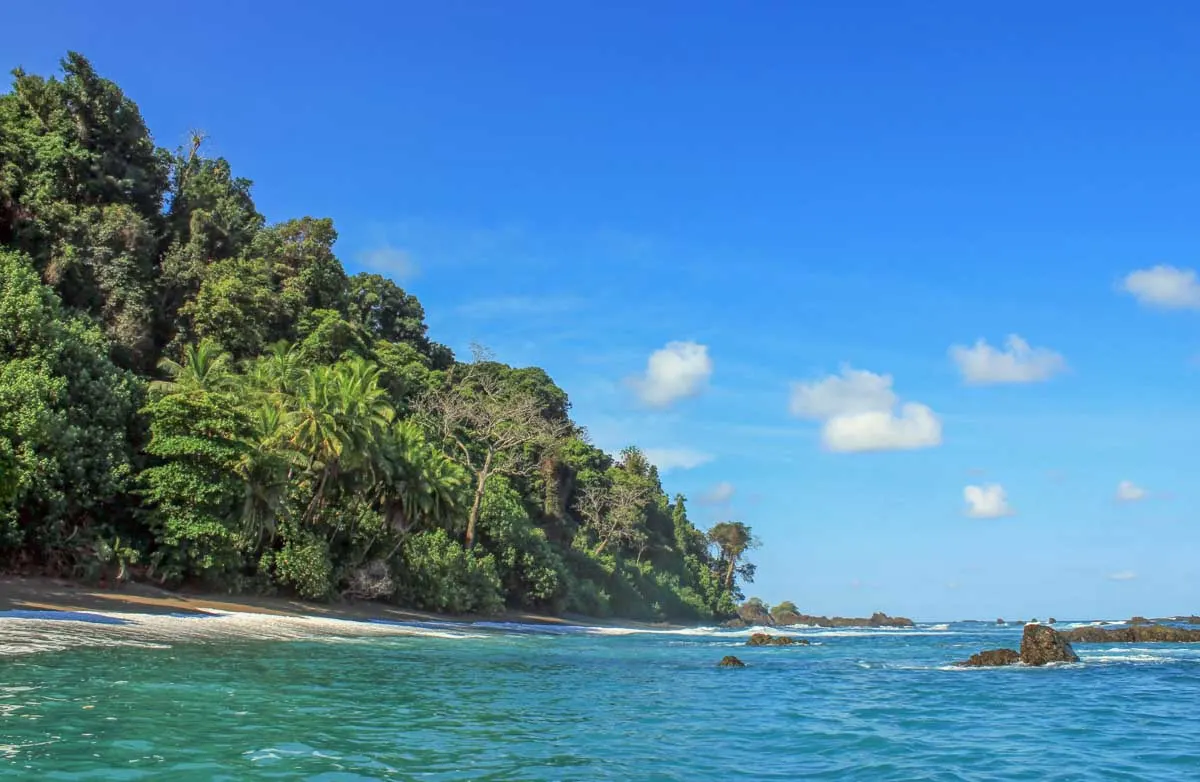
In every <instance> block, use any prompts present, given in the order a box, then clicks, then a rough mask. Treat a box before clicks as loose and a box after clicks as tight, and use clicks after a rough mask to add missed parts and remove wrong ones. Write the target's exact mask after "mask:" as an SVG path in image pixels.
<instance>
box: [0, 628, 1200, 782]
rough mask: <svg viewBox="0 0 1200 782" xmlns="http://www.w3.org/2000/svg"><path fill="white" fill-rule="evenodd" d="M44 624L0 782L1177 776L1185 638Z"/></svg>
mask: <svg viewBox="0 0 1200 782" xmlns="http://www.w3.org/2000/svg"><path fill="white" fill-rule="evenodd" d="M50 617H51V615H48V614H43V613H40V612H24V613H21V614H15V613H13V612H9V613H8V614H7V615H0V777H4V778H19V779H36V780H140V779H148V780H149V779H169V780H246V779H311V780H329V781H330V782H332V781H333V780H688V781H694V780H796V779H805V780H872V781H876V780H879V781H882V780H946V781H947V782H950V781H951V780H955V781H957V780H1064V781H1065V780H1104V781H1105V782H1112V781H1113V780H1155V781H1156V782H1161V781H1163V780H1197V779H1200V714H1198V713H1197V712H1198V708H1197V696H1198V695H1200V644H1197V645H1191V646H1189V645H1183V644H1180V645H1167V644H1164V645H1155V644H1141V645H1136V644H1135V645H1126V644H1098V645H1095V644H1080V645H1076V647H1075V648H1076V651H1077V652H1078V653H1079V655H1080V657H1081V662H1080V663H1078V664H1072V665H1063V666H1051V667H1047V668H1025V667H1021V666H1017V667H1012V668H1002V669H956V668H953V667H952V666H951V665H950V664H951V663H952V662H954V661H956V660H962V659H965V658H966V657H968V656H969V655H970V654H972V653H974V652H977V651H980V650H983V649H991V648H996V647H1001V646H1011V647H1013V648H1015V647H1016V646H1017V645H1019V643H1020V634H1021V627H1020V626H1019V625H1012V626H1008V627H997V626H995V625H989V624H985V623H982V622H981V623H972V622H951V623H946V624H922V625H918V626H917V627H916V628H913V629H900V630H891V629H837V630H823V629H815V628H789V629H788V630H787V632H788V634H791V635H795V636H798V637H803V638H807V639H809V640H810V641H811V645H810V646H791V647H771V648H749V647H746V646H745V645H744V644H745V640H746V637H747V636H748V635H749V634H750V632H752V631H751V630H723V629H717V628H696V629H688V630H673V631H643V630H622V629H616V628H600V627H583V626H579V627H559V626H551V627H546V626H533V625H520V624H505V623H479V624H469V625H468V624H453V623H445V624H443V623H425V624H417V625H408V626H403V625H396V624H380V623H363V622H343V621H338V620H311V622H308V623H306V622H305V620H291V619H287V618H278V617H264V616H260V615H240V616H233V615H221V616H213V617H185V616H168V617H162V616H159V617H146V616H135V615H121V614H110V615H107V616H105V617H99V618H98V617H97V616H96V615H76V616H75V617H74V619H68V620H64V619H61V618H50ZM1070 626H1072V624H1071V623H1065V622H1064V623H1060V625H1059V627H1070ZM772 632H779V631H772ZM246 636H252V637H249V638H247V637H246ZM728 654H733V655H737V656H738V657H740V658H741V659H742V661H744V662H745V663H746V666H747V667H745V668H742V669H720V668H717V667H716V664H717V662H718V661H719V660H720V659H721V658H722V657H723V656H724V655H728Z"/></svg>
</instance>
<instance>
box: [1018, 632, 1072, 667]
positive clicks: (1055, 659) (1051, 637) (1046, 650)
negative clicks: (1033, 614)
mask: <svg viewBox="0 0 1200 782" xmlns="http://www.w3.org/2000/svg"><path fill="white" fill-rule="evenodd" d="M1021 662H1023V663H1025V664H1026V665H1046V664H1047V663H1077V662H1079V655H1077V654H1075V650H1074V649H1072V648H1071V644H1070V643H1068V642H1067V640H1066V639H1065V638H1064V637H1063V636H1062V635H1061V634H1060V633H1058V632H1056V631H1055V630H1054V628H1052V627H1047V626H1046V625H1026V626H1025V633H1024V635H1022V636H1021Z"/></svg>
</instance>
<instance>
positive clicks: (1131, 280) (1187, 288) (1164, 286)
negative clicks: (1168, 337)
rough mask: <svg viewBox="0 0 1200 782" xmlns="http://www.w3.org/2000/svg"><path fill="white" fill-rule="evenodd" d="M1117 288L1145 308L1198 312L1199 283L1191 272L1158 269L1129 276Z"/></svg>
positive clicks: (1199, 307)
mask: <svg viewBox="0 0 1200 782" xmlns="http://www.w3.org/2000/svg"><path fill="white" fill-rule="evenodd" d="M1121 288H1122V289H1123V290H1124V291H1125V292H1126V293H1128V294H1130V295H1132V296H1133V297H1134V298H1135V299H1137V300H1138V302H1139V303H1140V304H1144V305H1146V306H1147V307H1158V308H1160V309H1175V310H1179V309H1200V279H1197V277H1196V272H1195V271H1194V270H1192V269H1180V268H1178V267H1175V266H1166V265H1161V264H1160V265H1159V266H1153V267H1151V268H1149V269H1138V270H1137V271H1135V272H1131V273H1130V274H1129V275H1128V276H1126V277H1125V279H1124V280H1122V281H1121Z"/></svg>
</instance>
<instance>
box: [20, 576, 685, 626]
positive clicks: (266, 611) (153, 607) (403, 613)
mask: <svg viewBox="0 0 1200 782" xmlns="http://www.w3.org/2000/svg"><path fill="white" fill-rule="evenodd" d="M9 611H72V612H96V613H114V612H115V613H123V614H144V615H149V616H153V615H173V616H179V615H186V614H196V615H200V614H210V613H212V612H221V613H232V614H257V615H269V616H280V617H293V618H306V619H341V620H347V621H356V622H370V621H375V622H380V621H382V622H396V623H405V622H411V623H429V622H444V623H448V624H470V623H473V622H514V623H521V624H536V625H560V626H565V625H588V626H593V627H614V628H635V629H636V628H653V629H681V628H684V627H689V626H692V625H687V624H678V623H673V622H644V621H636V620H631V619H613V618H609V619H601V618H597V617H590V616H582V615H574V614H562V615H558V616H553V615H550V614H540V613H536V612H531V611H514V610H508V611H505V612H503V613H500V614H490V615H481V614H440V613H435V612H431V611H421V610H417V609H412V608H401V607H399V606H392V605H388V604H386V603H377V602H370V601H337V602H330V603H314V602H310V601H306V600H299V599H296V598H288V597H270V596H261V595H227V594H218V593H212V592H190V591H171V590H167V589H162V588H160V587H155V586H152V585H149V584H141V583H126V584H122V585H121V586H120V587H118V588H115V589H111V588H104V587H98V586H96V585H94V584H84V583H80V582H75V581H71V580H68V579H61V578H50V577H45V576H19V575H6V576H0V612H9Z"/></svg>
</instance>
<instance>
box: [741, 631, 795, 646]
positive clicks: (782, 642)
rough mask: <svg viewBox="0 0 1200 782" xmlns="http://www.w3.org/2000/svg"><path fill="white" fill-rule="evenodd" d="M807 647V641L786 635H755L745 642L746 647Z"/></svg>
mask: <svg viewBox="0 0 1200 782" xmlns="http://www.w3.org/2000/svg"><path fill="white" fill-rule="evenodd" d="M793 644H795V645H797V646H808V641H807V640H805V639H803V638H792V637H791V636H787V635H767V634H766V633H755V634H754V635H752V636H750V638H749V639H748V640H747V641H746V646H791V645H793Z"/></svg>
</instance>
